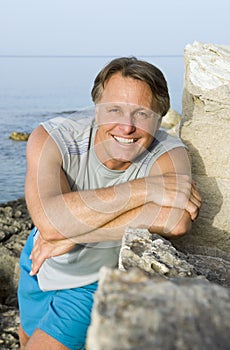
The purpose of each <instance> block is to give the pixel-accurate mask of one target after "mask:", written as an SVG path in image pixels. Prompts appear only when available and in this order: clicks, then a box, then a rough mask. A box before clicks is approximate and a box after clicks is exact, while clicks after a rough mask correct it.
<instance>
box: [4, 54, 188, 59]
mask: <svg viewBox="0 0 230 350" xmlns="http://www.w3.org/2000/svg"><path fill="white" fill-rule="evenodd" d="M133 56H135V57H156V58H157V57H159V58H160V57H183V56H184V55H175V54H169V55H162V54H159V55H141V54H138V55H128V56H124V55H114V54H111V55H46V54H42V55H30V54H29V55H27V54H25V55H11V54H5V55H4V54H3V55H1V54H0V58H106V57H108V58H109V57H133Z"/></svg>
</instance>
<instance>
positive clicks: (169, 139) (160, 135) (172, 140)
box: [153, 129, 185, 148]
mask: <svg viewBox="0 0 230 350" xmlns="http://www.w3.org/2000/svg"><path fill="white" fill-rule="evenodd" d="M153 143H154V147H173V148H174V147H185V145H184V143H183V141H182V140H181V139H180V137H179V136H174V135H170V134H169V133H167V132H166V131H165V130H163V129H159V130H157V132H156V134H155V135H154V142H153Z"/></svg>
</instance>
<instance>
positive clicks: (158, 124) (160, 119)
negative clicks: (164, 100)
mask: <svg viewBox="0 0 230 350" xmlns="http://www.w3.org/2000/svg"><path fill="white" fill-rule="evenodd" d="M162 118H163V117H160V118H159V120H158V122H157V128H156V131H157V130H159V128H160V127H161V123H162Z"/></svg>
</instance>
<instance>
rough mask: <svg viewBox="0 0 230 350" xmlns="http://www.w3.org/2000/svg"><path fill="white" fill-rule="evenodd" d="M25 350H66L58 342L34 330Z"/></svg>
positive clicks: (66, 349) (38, 330)
mask: <svg viewBox="0 0 230 350" xmlns="http://www.w3.org/2000/svg"><path fill="white" fill-rule="evenodd" d="M24 349H25V350H68V348H67V347H66V346H64V345H63V344H61V343H60V342H59V341H57V340H56V339H54V338H53V337H51V336H50V335H48V334H47V333H45V332H43V331H42V330H40V329H36V330H35V332H34V333H33V335H32V336H31V337H30V338H29V341H28V342H27V344H26V346H25V348H24Z"/></svg>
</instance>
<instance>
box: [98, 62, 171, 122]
mask: <svg viewBox="0 0 230 350" xmlns="http://www.w3.org/2000/svg"><path fill="white" fill-rule="evenodd" d="M115 73H121V75H122V76H123V77H130V78H133V79H138V80H141V81H144V82H146V83H147V84H148V85H149V87H150V88H151V91H152V94H153V97H154V98H155V99H156V101H157V104H158V108H159V113H160V115H161V116H164V115H165V114H166V113H167V112H168V110H169V107H170V98H169V93H168V86H167V82H166V80H165V77H164V75H163V73H162V72H161V71H160V69H158V68H157V67H155V66H154V65H153V64H151V63H148V62H146V61H142V60H138V59H137V58H136V57H120V58H115V59H114V60H112V61H111V62H110V63H108V64H107V65H106V66H105V67H104V68H103V69H102V70H101V71H100V72H99V73H98V75H97V76H96V78H95V80H94V86H93V88H92V91H91V96H92V99H93V101H94V103H98V101H99V100H100V99H101V97H102V92H103V89H104V87H105V83H106V82H107V81H108V80H109V79H110V78H111V76H112V75H113V74H115Z"/></svg>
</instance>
